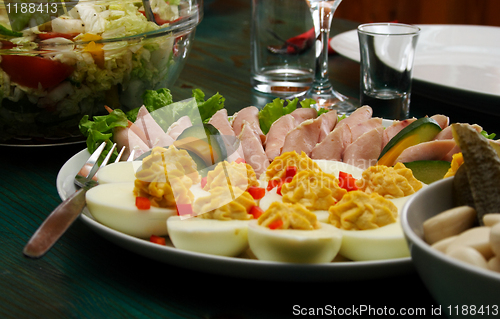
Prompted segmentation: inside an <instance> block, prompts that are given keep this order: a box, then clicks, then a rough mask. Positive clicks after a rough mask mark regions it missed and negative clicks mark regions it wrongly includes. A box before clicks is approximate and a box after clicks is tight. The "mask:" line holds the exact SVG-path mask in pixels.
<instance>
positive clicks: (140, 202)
mask: <svg viewBox="0 0 500 319" xmlns="http://www.w3.org/2000/svg"><path fill="white" fill-rule="evenodd" d="M135 206H136V207H137V208H138V209H141V210H147V209H150V208H151V202H150V201H149V198H147V197H141V196H138V197H136V198H135Z"/></svg>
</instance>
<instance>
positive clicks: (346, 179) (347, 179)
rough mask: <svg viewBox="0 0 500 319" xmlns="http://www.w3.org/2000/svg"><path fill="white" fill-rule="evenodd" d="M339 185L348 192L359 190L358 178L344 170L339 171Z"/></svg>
mask: <svg viewBox="0 0 500 319" xmlns="http://www.w3.org/2000/svg"><path fill="white" fill-rule="evenodd" d="M339 187H341V188H343V189H345V190H347V191H348V192H350V191H355V190H358V187H357V186H356V179H355V178H354V177H352V175H351V174H349V173H346V172H342V171H341V172H339Z"/></svg>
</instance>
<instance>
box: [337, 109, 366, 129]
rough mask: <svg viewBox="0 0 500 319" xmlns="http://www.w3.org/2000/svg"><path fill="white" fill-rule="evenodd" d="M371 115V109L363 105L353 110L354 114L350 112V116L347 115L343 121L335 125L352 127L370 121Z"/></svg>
mask: <svg viewBox="0 0 500 319" xmlns="http://www.w3.org/2000/svg"><path fill="white" fill-rule="evenodd" d="M372 115H373V109H372V108H371V107H369V106H368V105H364V106H362V107H360V108H357V109H356V110H354V112H352V113H351V115H349V116H348V117H346V118H345V119H343V120H341V121H339V122H338V123H337V126H339V125H350V126H351V127H353V126H354V125H357V124H359V123H362V122H365V121H368V120H369V119H371V117H372Z"/></svg>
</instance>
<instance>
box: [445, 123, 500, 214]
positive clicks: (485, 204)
mask: <svg viewBox="0 0 500 319" xmlns="http://www.w3.org/2000/svg"><path fill="white" fill-rule="evenodd" d="M452 132H453V138H454V139H455V141H456V142H457V144H458V145H459V146H460V148H461V150H462V154H463V157H464V164H465V165H466V166H465V171H466V172H467V178H468V182H469V187H470V192H471V194H472V197H473V199H474V207H475V209H476V211H477V214H478V221H479V223H482V220H483V216H484V215H486V214H492V213H499V212H500V158H499V157H498V155H497V152H496V151H495V150H494V149H493V147H492V146H491V145H490V142H489V141H488V139H486V138H485V137H483V136H482V135H481V134H480V133H478V132H477V131H476V130H475V129H474V128H472V127H470V125H466V124H452ZM459 187H462V186H459ZM457 191H462V190H457Z"/></svg>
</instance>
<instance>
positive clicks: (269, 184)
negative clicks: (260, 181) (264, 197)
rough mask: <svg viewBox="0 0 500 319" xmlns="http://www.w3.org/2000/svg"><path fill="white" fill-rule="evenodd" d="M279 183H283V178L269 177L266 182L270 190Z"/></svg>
mask: <svg viewBox="0 0 500 319" xmlns="http://www.w3.org/2000/svg"><path fill="white" fill-rule="evenodd" d="M281 184H283V180H282V179H271V180H270V181H269V182H268V183H267V190H268V191H270V190H271V189H273V188H275V187H278V186H281Z"/></svg>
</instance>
